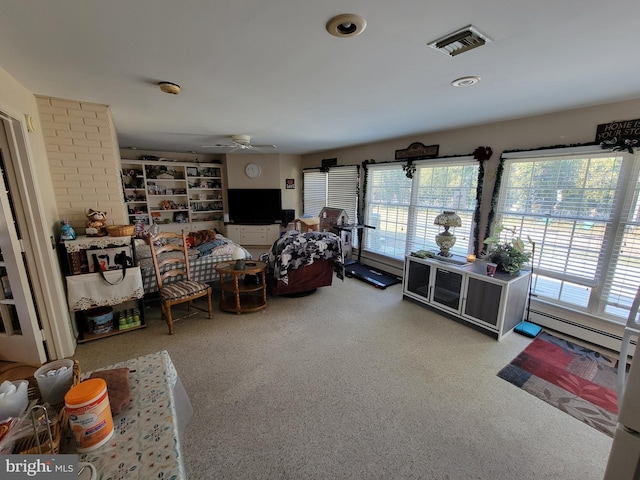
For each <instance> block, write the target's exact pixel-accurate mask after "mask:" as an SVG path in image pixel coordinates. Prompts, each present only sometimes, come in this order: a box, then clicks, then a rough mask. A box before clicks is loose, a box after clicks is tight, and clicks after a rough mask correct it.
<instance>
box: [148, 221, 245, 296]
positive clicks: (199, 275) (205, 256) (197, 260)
mask: <svg viewBox="0 0 640 480" xmlns="http://www.w3.org/2000/svg"><path fill="white" fill-rule="evenodd" d="M237 246H238V244H237V243H234V242H233V241H231V240H229V239H228V238H226V237H224V236H222V235H220V234H218V235H216V239H215V240H214V241H212V242H206V243H203V244H202V245H199V246H198V247H195V248H191V249H189V270H190V272H191V279H192V280H195V281H196V282H204V283H211V282H215V281H216V280H218V278H219V275H218V272H216V269H215V265H216V264H217V263H220V262H230V261H231V260H232V258H231V255H232V254H233V251H234V250H235V248H236V247H237ZM241 248H242V249H243V250H244V251H245V258H247V259H250V258H252V255H251V253H250V252H249V251H248V250H247V249H245V248H244V247H242V246H241ZM161 255H174V256H175V255H178V256H180V257H181V256H182V254H181V253H180V252H166V253H163V254H161ZM136 259H137V260H138V265H139V266H140V270H141V272H142V286H143V288H144V293H145V294H149V293H153V292H156V291H158V284H157V282H156V274H155V271H154V269H153V260H152V259H151V249H150V248H149V245H147V244H146V243H144V242H141V243H138V241H136ZM169 268H170V266H167V267H165V268H164V270H162V273H164V271H166V270H168V269H169ZM175 280H182V277H175Z"/></svg>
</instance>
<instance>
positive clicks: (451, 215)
mask: <svg viewBox="0 0 640 480" xmlns="http://www.w3.org/2000/svg"><path fill="white" fill-rule="evenodd" d="M433 224H434V225H439V226H441V227H443V228H444V230H443V231H440V232H438V233H437V234H436V237H435V239H436V243H437V244H438V246H439V247H440V253H438V255H440V256H441V257H450V256H451V253H449V249H450V248H451V247H453V246H454V245H455V244H456V236H455V235H454V234H453V232H450V231H449V229H450V228H453V229H454V230H455V227H459V226H461V225H462V222H461V221H460V217H459V216H458V215H456V212H453V211H451V210H445V211H443V212H442V213H441V214H439V215H438V216H437V217H436V219H435V220H434V221H433Z"/></svg>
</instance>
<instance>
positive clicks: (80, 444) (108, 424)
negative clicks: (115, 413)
mask: <svg viewBox="0 0 640 480" xmlns="http://www.w3.org/2000/svg"><path fill="white" fill-rule="evenodd" d="M64 403H65V405H66V407H67V412H68V414H69V425H70V427H71V431H72V432H73V436H74V438H75V443H76V450H77V451H78V452H79V453H84V452H90V451H91V450H95V449H96V448H98V447H100V446H102V445H104V444H105V443H107V442H108V441H109V439H110V438H111V436H112V435H113V418H112V417H111V407H110V405H109V395H108V393H107V383H106V382H105V381H104V380H103V379H102V378H91V379H89V380H85V381H84V382H81V383H79V384H78V385H76V386H75V387H73V388H71V390H69V392H68V393H67V394H66V395H65V396H64Z"/></svg>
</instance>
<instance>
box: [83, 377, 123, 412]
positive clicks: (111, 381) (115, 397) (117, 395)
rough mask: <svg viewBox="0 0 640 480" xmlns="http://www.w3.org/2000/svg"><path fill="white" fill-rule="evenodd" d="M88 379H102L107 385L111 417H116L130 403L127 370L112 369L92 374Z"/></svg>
mask: <svg viewBox="0 0 640 480" xmlns="http://www.w3.org/2000/svg"><path fill="white" fill-rule="evenodd" d="M89 378H102V379H103V380H104V381H105V382H106V383H107V393H108V394H109V405H110V406H111V415H117V414H118V413H120V411H122V409H123V408H124V407H126V406H127V404H128V403H129V402H130V401H131V388H130V387H129V369H128V368H126V367H125V368H112V369H110V370H100V371H98V372H93V373H92V374H91V375H90V376H89Z"/></svg>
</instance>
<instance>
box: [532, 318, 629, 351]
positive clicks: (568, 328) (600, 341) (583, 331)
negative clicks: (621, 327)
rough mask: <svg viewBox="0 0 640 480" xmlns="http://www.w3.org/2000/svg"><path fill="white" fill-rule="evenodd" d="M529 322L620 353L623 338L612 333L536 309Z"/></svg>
mask: <svg viewBox="0 0 640 480" xmlns="http://www.w3.org/2000/svg"><path fill="white" fill-rule="evenodd" d="M529 321H531V322H533V323H536V324H538V325H540V326H542V327H547V328H550V329H552V330H556V331H558V332H561V333H564V334H566V335H570V336H572V337H575V338H579V339H580V340H584V341H585V342H589V343H593V344H594V345H599V346H601V347H604V348H607V349H609V350H612V351H615V352H619V351H620V344H621V342H622V337H621V336H620V335H616V334H614V333H611V332H606V331H604V330H600V329H598V328H594V327H591V326H589V325H584V324H580V323H577V322H574V321H572V320H568V319H566V318H562V317H558V316H556V315H551V314H548V313H545V312H540V311H538V310H534V309H531V311H530V316H529ZM635 344H636V342H635V341H633V340H632V342H631V346H632V348H635Z"/></svg>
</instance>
